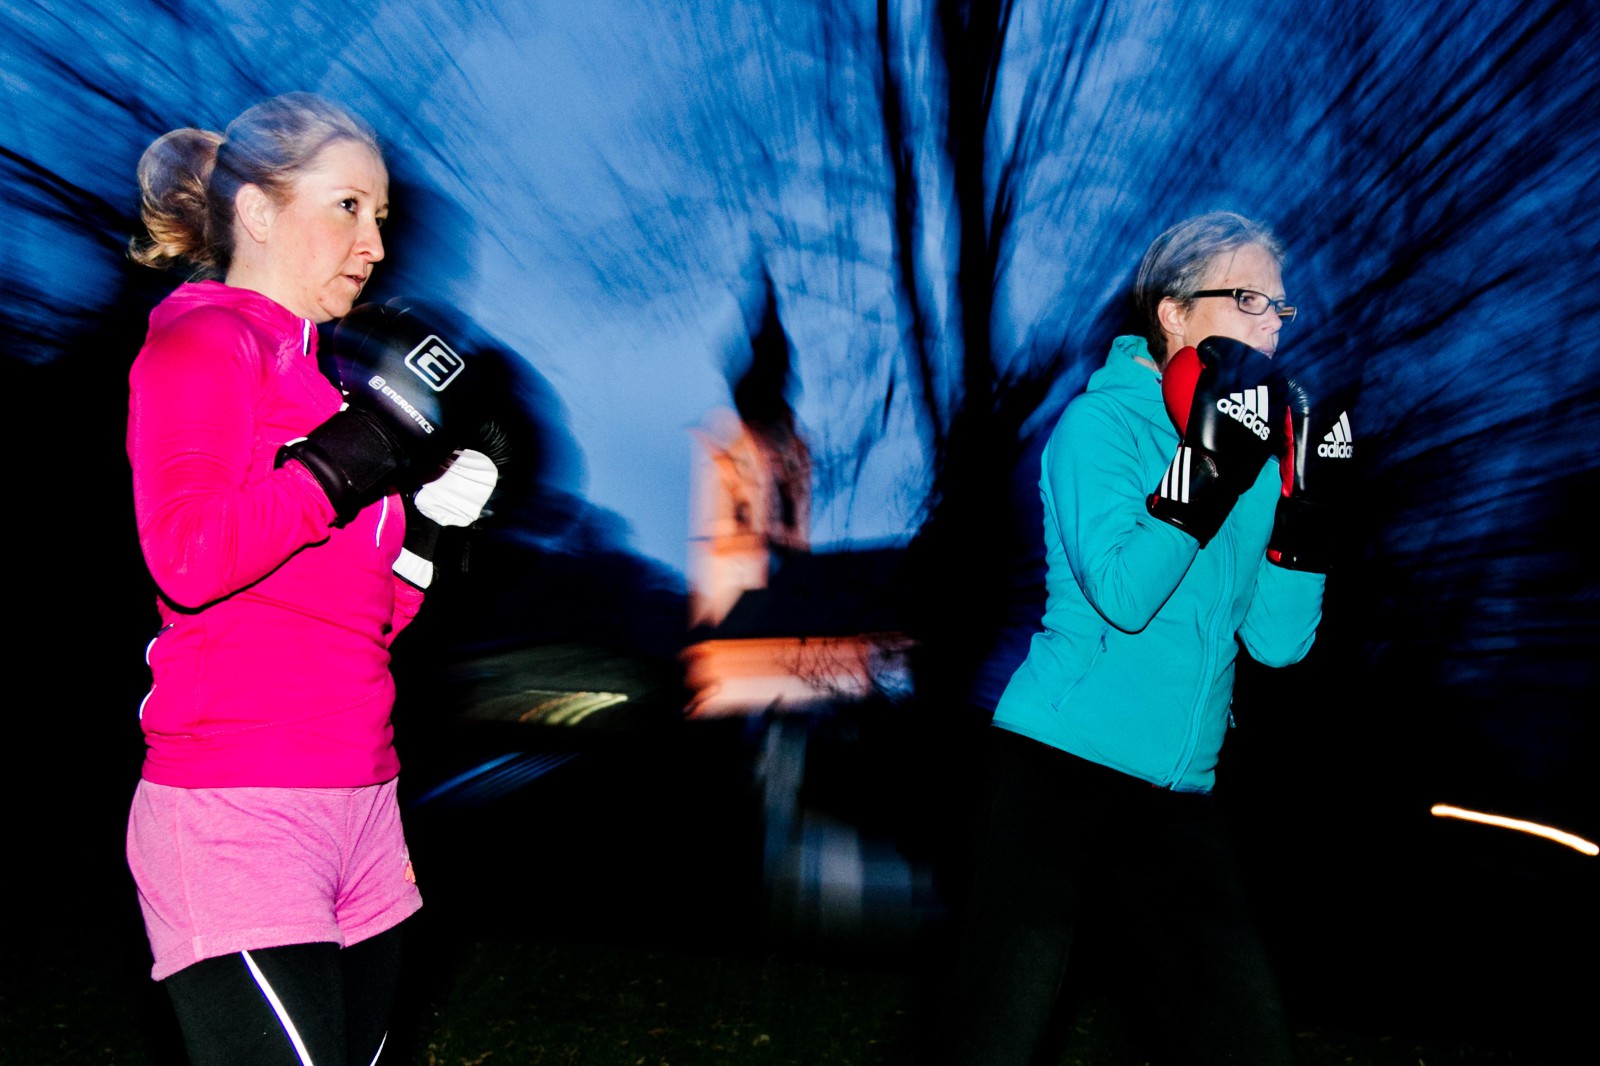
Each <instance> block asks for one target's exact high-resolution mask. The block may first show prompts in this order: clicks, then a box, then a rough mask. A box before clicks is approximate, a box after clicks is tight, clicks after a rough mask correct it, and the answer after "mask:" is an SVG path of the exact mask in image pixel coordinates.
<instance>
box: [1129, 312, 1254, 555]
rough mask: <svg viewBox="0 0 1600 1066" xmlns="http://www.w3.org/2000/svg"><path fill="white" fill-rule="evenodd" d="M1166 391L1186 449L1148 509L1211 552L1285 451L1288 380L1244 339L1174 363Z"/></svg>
mask: <svg viewBox="0 0 1600 1066" xmlns="http://www.w3.org/2000/svg"><path fill="white" fill-rule="evenodd" d="M1161 391H1162V395H1163V398H1164V399H1165V401H1166V405H1167V412H1168V414H1169V415H1170V416H1171V417H1172V422H1173V425H1175V426H1177V427H1178V438H1179V439H1178V450H1177V452H1176V454H1175V455H1174V456H1173V458H1172V462H1171V464H1170V465H1169V466H1168V467H1167V472H1166V473H1165V474H1164V475H1163V476H1162V478H1161V483H1160V485H1158V486H1157V487H1156V490H1155V491H1154V492H1152V493H1151V494H1150V496H1149V498H1148V499H1147V500H1146V507H1147V508H1148V510H1149V511H1150V514H1152V515H1153V516H1155V517H1156V518H1159V519H1160V520H1161V521H1163V522H1166V523H1168V524H1170V525H1173V526H1176V527H1177V528H1178V529H1181V530H1183V531H1184V532H1185V533H1187V534H1189V535H1190V536H1192V537H1193V538H1194V539H1195V540H1197V541H1199V542H1200V546H1201V547H1202V548H1204V547H1205V546H1206V545H1207V544H1209V543H1210V542H1211V538H1212V537H1214V536H1216V534H1217V530H1219V529H1221V528H1222V523H1223V522H1224V521H1225V520H1226V519H1227V517H1228V515H1229V513H1230V512H1231V511H1232V510H1233V505H1234V504H1235V503H1236V502H1237V501H1238V499H1239V497H1240V495H1242V494H1243V493H1244V491H1245V490H1246V489H1248V488H1249V487H1250V486H1251V485H1253V484H1254V483H1255V480H1256V478H1257V477H1258V476H1259V475H1260V473H1261V468H1262V466H1263V465H1264V464H1265V463H1266V461H1267V460H1268V459H1269V458H1271V457H1272V455H1273V453H1274V452H1275V451H1277V449H1278V444H1279V436H1280V433H1281V430H1279V429H1278V428H1277V427H1278V425H1279V420H1278V419H1275V418H1274V412H1276V411H1280V410H1282V408H1283V395H1284V393H1283V382H1282V379H1281V378H1280V377H1279V375H1278V373H1277V371H1276V369H1275V368H1274V367H1273V365H1272V360H1271V359H1270V358H1268V357H1267V356H1265V355H1262V354H1261V353H1260V352H1258V351H1256V350H1255V349H1254V348H1252V347H1250V346H1249V345H1247V344H1245V343H1244V342H1242V341H1237V340H1233V339H1231V338H1227V337H1207V338H1206V339H1205V340H1203V341H1201V342H1200V345H1199V348H1198V349H1196V348H1183V349H1181V350H1179V351H1178V352H1175V353H1174V354H1173V356H1172V358H1171V359H1170V360H1168V361H1167V367H1166V369H1165V371H1163V373H1162V376H1161Z"/></svg>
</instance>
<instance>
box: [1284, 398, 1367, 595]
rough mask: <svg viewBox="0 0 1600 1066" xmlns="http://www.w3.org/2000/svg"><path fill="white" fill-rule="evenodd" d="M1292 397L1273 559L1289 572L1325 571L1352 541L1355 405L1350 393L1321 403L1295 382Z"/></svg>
mask: <svg viewBox="0 0 1600 1066" xmlns="http://www.w3.org/2000/svg"><path fill="white" fill-rule="evenodd" d="M1288 400H1289V406H1288V414H1287V417H1286V419H1285V445H1284V451H1283V454H1282V455H1281V456H1280V457H1279V459H1278V462H1279V467H1280V469H1281V470H1282V472H1283V495H1282V496H1281V497H1280V498H1279V500H1278V510H1277V514H1276V515H1275V516H1274V518H1273V523H1272V538H1271V539H1270V540H1269V541H1268V542H1267V558H1268V559H1270V560H1271V561H1272V562H1274V563H1277V564H1278V565H1279V566H1282V567H1284V568H1286V569H1289V570H1307V571H1311V572H1313V573H1319V574H1325V573H1327V572H1328V570H1329V569H1330V567H1331V566H1332V564H1333V561H1334V559H1335V557H1336V556H1337V555H1338V554H1339V551H1340V548H1341V547H1342V546H1343V545H1344V543H1345V542H1346V541H1347V540H1348V526H1347V521H1348V513H1349V512H1348V509H1347V507H1346V501H1347V500H1348V498H1349V495H1350V491H1351V488H1352V486H1353V485H1354V482H1355V436H1354V433H1353V431H1352V429H1351V423H1350V407H1351V404H1350V400H1349V397H1348V396H1346V395H1335V396H1333V397H1331V398H1329V399H1328V400H1327V401H1324V402H1318V401H1316V400H1314V399H1312V397H1311V396H1310V395H1309V393H1308V392H1307V391H1306V389H1305V388H1303V387H1302V386H1301V385H1299V384H1298V383H1296V382H1294V381H1290V382H1289V383H1288Z"/></svg>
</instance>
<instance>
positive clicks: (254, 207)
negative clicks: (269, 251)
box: [233, 185, 278, 244]
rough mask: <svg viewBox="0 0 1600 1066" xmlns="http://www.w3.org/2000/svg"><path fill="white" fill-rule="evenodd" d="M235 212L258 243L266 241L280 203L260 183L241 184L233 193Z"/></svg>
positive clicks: (241, 223) (252, 238)
mask: <svg viewBox="0 0 1600 1066" xmlns="http://www.w3.org/2000/svg"><path fill="white" fill-rule="evenodd" d="M233 214H234V217H235V218H237V219H238V220H239V225H241V226H243V227H244V231H245V232H246V233H247V234H249V235H250V239H251V240H253V241H255V242H256V243H257V244H264V243H266V239H267V232H268V231H269V230H270V229H271V228H272V220H273V219H274V218H275V217H277V214H278V205H277V204H275V203H273V202H272V197H270V196H268V195H267V194H266V193H265V192H264V191H262V188H261V186H259V185H241V186H239V191H238V192H236V193H234V195H233Z"/></svg>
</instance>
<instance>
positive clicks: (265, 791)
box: [128, 781, 422, 981]
mask: <svg viewBox="0 0 1600 1066" xmlns="http://www.w3.org/2000/svg"><path fill="white" fill-rule="evenodd" d="M395 791H396V782H395V781H388V782H386V783H384V784H381V785H369V786H366V787H364V788H174V787H172V786H170V785H157V784H152V783H151V782H149V781H140V782H139V787H138V789H137V790H136V791H135V792H134V796H133V810H132V812H131V814H130V815H129V817H128V866H129V868H130V869H131V870H132V871H133V880H134V883H135V884H136V885H138V888H139V907H140V909H141V910H143V911H144V925H145V931H146V933H148V934H149V937H150V948H151V950H152V951H153V952H154V953H155V966H154V967H153V968H152V969H151V971H150V976H152V977H154V978H155V979H156V980H158V981H159V980H161V979H162V978H164V977H167V976H169V975H171V974H174V973H177V972H178V971H179V970H181V969H183V968H184V967H185V966H188V965H190V964H191V963H195V962H199V961H200V960H201V959H206V958H211V957H213V956H216V955H227V954H230V953H232V952H235V951H248V950H252V949H255V948H269V947H278V946H280V945H283V944H312V943H321V942H328V941H331V942H332V943H335V944H338V945H340V946H341V947H345V946H348V945H350V944H355V943H358V942H360V941H362V940H365V939H367V938H368V937H371V936H376V935H377V934H379V933H381V932H383V931H384V930H385V929H389V928H392V927H393V926H396V925H398V924H399V923H400V922H401V921H402V920H403V919H405V918H406V917H407V916H408V915H410V914H412V913H413V912H415V911H416V910H417V908H418V907H421V906H422V895H421V893H419V892H418V891H417V886H416V880H415V878H414V877H413V876H412V873H411V858H410V855H409V854H408V853H407V851H406V841H405V835H404V833H403V832H402V831H401V828H400V804H399V802H398V801H397V800H396V798H395Z"/></svg>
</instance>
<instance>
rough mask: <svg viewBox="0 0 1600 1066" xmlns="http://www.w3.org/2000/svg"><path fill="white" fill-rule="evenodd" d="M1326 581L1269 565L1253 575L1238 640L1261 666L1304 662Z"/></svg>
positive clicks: (1264, 563)
mask: <svg viewBox="0 0 1600 1066" xmlns="http://www.w3.org/2000/svg"><path fill="white" fill-rule="evenodd" d="M1326 585H1327V578H1325V577H1324V576H1323V575H1321V574H1310V573H1305V572H1303V571H1298V570H1286V569H1284V568H1283V567H1281V566H1277V565H1275V564H1273V563H1269V562H1268V561H1267V558H1266V556H1265V555H1263V556H1262V557H1261V565H1260V567H1259V568H1258V570H1257V573H1256V591H1255V595H1254V596H1252V597H1251V599H1250V606H1249V608H1248V609H1247V610H1246V611H1245V615H1244V624H1242V625H1241V626H1240V627H1239V639H1240V641H1242V642H1243V644H1244V647H1245V650H1246V651H1248V652H1249V653H1250V657H1251V658H1252V659H1254V660H1255V661H1256V662H1258V663H1260V664H1262V665H1263V666H1290V665H1292V664H1294V663H1297V662H1299V661H1300V660H1301V659H1303V658H1305V656H1306V653H1307V652H1308V651H1310V650H1311V645H1312V643H1313V642H1314V641H1315V640H1316V639H1317V624H1318V623H1319V622H1321V621H1322V591H1323V588H1324V587H1325V586H1326Z"/></svg>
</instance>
